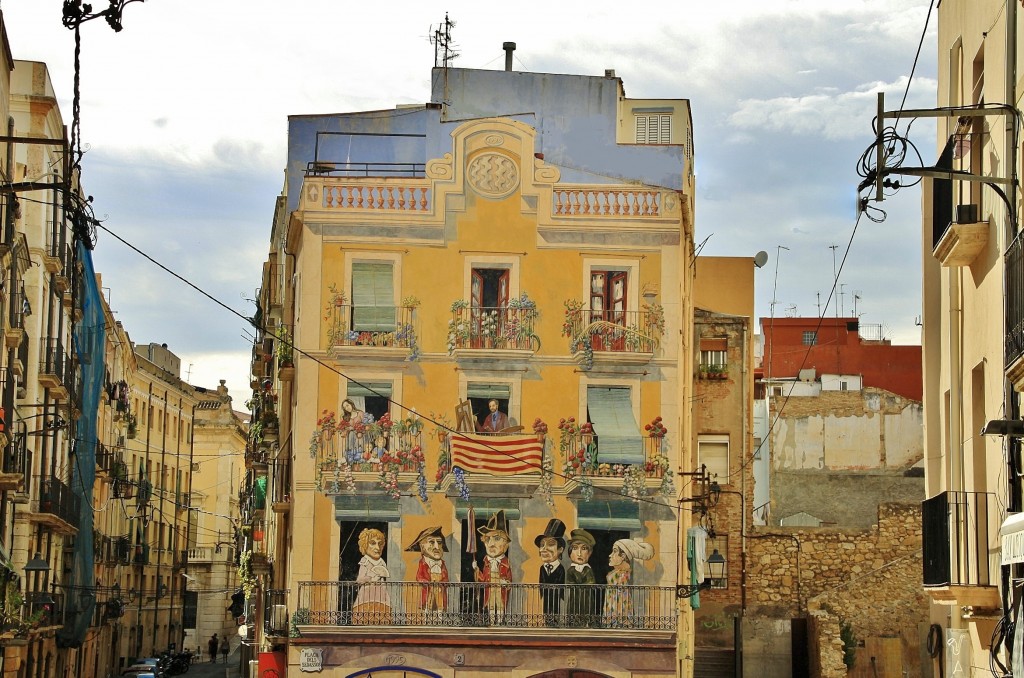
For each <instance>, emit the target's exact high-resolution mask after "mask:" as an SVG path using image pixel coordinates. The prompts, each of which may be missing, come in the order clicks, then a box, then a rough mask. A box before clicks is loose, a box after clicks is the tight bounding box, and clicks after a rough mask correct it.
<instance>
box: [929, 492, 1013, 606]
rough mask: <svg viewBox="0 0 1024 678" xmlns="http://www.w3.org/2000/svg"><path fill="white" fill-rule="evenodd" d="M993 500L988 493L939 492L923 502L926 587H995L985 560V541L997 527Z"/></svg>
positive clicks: (987, 540) (986, 555)
mask: <svg viewBox="0 0 1024 678" xmlns="http://www.w3.org/2000/svg"><path fill="white" fill-rule="evenodd" d="M994 498H995V495H993V494H992V493H988V492H943V493H941V494H938V495H936V496H934V497H932V498H931V499H926V500H925V501H924V502H923V504H922V516H921V519H922V526H923V535H922V536H923V543H922V559H923V564H924V585H925V586H926V587H929V586H994V585H995V582H993V581H992V579H991V572H990V571H989V560H988V553H989V541H990V538H991V535H992V534H993V531H994V530H995V528H996V527H998V518H997V517H996V515H995V513H994V511H995V510H996V507H995V503H994V502H995V499H994ZM990 503H991V506H990Z"/></svg>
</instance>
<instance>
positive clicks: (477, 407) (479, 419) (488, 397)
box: [466, 382, 515, 429]
mask: <svg viewBox="0 0 1024 678" xmlns="http://www.w3.org/2000/svg"><path fill="white" fill-rule="evenodd" d="M466 399H467V400H469V402H470V403H472V405H473V419H474V422H475V425H476V427H477V429H479V428H481V427H482V426H483V425H484V423H485V419H486V417H488V416H489V415H490V414H491V409H490V407H489V405H488V403H489V402H490V401H492V400H497V401H498V412H501V413H503V414H505V415H506V417H508V421H507V424H508V425H507V426H505V427H504V428H508V427H510V426H514V425H515V424H513V423H512V422H513V419H512V417H511V413H510V412H509V406H510V404H511V402H512V387H511V385H509V384H493V383H488V382H469V383H467V384H466Z"/></svg>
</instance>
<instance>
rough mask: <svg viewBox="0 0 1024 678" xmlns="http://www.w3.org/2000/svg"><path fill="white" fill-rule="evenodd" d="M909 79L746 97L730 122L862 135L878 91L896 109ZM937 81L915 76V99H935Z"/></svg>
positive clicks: (843, 136)
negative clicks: (850, 88) (835, 89)
mask: <svg viewBox="0 0 1024 678" xmlns="http://www.w3.org/2000/svg"><path fill="white" fill-rule="evenodd" d="M906 84H907V83H906V79H905V78H904V79H902V81H900V82H896V83H871V84H866V85H862V86H861V87H859V88H857V89H856V90H854V91H850V92H834V93H818V94H809V95H806V96H800V97H774V98H771V99H744V100H741V101H740V102H739V106H738V108H737V110H736V112H735V113H733V114H732V115H730V116H729V118H728V121H729V123H730V124H731V125H735V126H736V127H739V128H741V129H746V130H761V131H762V132H765V133H767V132H786V133H789V134H803V135H806V134H810V135H814V136H818V137H823V138H825V139H830V140H837V139H854V138H857V137H863V136H864V134H865V130H868V131H870V127H868V126H869V125H870V123H871V119H872V118H873V117H874V116H873V113H874V111H875V110H876V109H877V92H878V91H880V90H881V91H883V92H885V93H886V102H887V105H886V109H887V110H896V109H897V108H898V107H899V102H900V100H901V99H902V96H903V91H904V89H905V88H906ZM936 86H937V83H936V81H935V80H933V79H930V78H915V79H914V84H913V90H914V98H915V99H921V98H923V96H924V94H925V93H927V95H928V96H929V97H930V98H931V99H932V100H933V101H934V95H935V88H936Z"/></svg>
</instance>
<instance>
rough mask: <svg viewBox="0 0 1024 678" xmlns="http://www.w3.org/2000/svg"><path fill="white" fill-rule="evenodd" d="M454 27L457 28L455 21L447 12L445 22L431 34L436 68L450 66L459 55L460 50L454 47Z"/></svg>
mask: <svg viewBox="0 0 1024 678" xmlns="http://www.w3.org/2000/svg"><path fill="white" fill-rule="evenodd" d="M453 28H455V22H454V21H452V20H450V19H449V18H448V13H447V12H445V15H444V23H443V24H441V25H439V26H438V27H437V28H435V29H433V31H432V35H431V36H430V44H432V45H433V46H434V68H438V67H442V68H449V67H450V66H451V65H452V61H454V60H455V57H457V56H459V54H458V52H456V51H455V50H454V49H453V48H454V46H455V45H454V43H453V42H452V29H453Z"/></svg>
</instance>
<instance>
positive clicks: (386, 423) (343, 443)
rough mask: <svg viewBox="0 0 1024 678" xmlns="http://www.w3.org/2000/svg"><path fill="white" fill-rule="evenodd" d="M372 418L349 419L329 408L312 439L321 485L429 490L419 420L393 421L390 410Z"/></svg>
mask: <svg viewBox="0 0 1024 678" xmlns="http://www.w3.org/2000/svg"><path fill="white" fill-rule="evenodd" d="M369 419H370V420H369V421H366V420H360V421H346V420H345V419H339V418H338V417H337V416H336V415H335V413H334V412H328V411H326V410H325V411H324V413H323V415H322V416H321V417H320V419H319V420H318V421H317V426H316V428H315V429H314V430H313V435H312V436H311V438H310V441H309V453H310V456H311V457H312V458H313V459H315V460H316V469H317V474H316V486H317V489H318V490H320V491H321V492H323V493H324V494H331V495H333V494H346V493H347V494H352V493H355V492H356V491H357V489H362V490H364V491H366V490H372V489H373V488H377V489H379V490H383V491H384V492H385V493H386V494H388V495H390V496H392V497H395V498H397V497H398V496H399V494H400V493H401V492H402V491H408V490H409V489H410V488H411V487H413V486H416V487H417V488H418V489H419V491H420V492H421V493H423V492H425V491H426V489H425V488H426V479H425V478H424V477H423V473H424V468H425V459H424V455H423V436H422V428H423V427H422V424H421V423H420V421H419V420H414V419H404V420H401V421H393V420H392V419H391V417H390V416H389V415H386V414H385V415H384V416H383V417H381V418H380V419H379V420H378V421H372V417H370V418H369ZM421 478H423V479H422V480H421Z"/></svg>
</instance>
